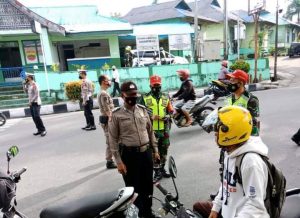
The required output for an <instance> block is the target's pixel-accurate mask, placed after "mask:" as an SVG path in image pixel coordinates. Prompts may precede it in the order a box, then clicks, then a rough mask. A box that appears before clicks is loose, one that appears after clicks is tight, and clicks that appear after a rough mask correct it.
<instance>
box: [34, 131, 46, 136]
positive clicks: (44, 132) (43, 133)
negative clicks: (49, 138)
mask: <svg viewBox="0 0 300 218" xmlns="http://www.w3.org/2000/svg"><path fill="white" fill-rule="evenodd" d="M33 135H35V136H37V135H41V136H42V137H44V136H45V135H47V131H46V130H45V131H42V132H39V131H38V132H36V133H33Z"/></svg>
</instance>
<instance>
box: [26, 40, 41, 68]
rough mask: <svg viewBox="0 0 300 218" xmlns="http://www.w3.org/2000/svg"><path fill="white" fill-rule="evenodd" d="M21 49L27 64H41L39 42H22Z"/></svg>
mask: <svg viewBox="0 0 300 218" xmlns="http://www.w3.org/2000/svg"><path fill="white" fill-rule="evenodd" d="M23 47H24V53H25V60H26V63H27V64H40V63H43V53H42V49H41V43H40V41H39V40H32V41H23Z"/></svg>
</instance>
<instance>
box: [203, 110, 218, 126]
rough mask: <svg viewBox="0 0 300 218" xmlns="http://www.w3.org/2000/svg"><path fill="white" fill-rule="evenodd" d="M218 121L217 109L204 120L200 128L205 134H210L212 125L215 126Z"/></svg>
mask: <svg viewBox="0 0 300 218" xmlns="http://www.w3.org/2000/svg"><path fill="white" fill-rule="evenodd" d="M218 120H219V116H218V108H216V109H215V110H214V111H213V112H211V113H210V114H209V115H208V116H207V117H206V118H205V120H204V122H203V124H202V128H203V129H204V130H205V131H207V132H211V131H212V130H213V127H214V125H216V124H217V122H218Z"/></svg>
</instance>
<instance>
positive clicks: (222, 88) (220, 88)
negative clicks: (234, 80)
mask: <svg viewBox="0 0 300 218" xmlns="http://www.w3.org/2000/svg"><path fill="white" fill-rule="evenodd" d="M211 94H213V95H214V99H213V100H214V101H216V100H217V99H218V98H220V97H224V96H228V95H230V94H231V93H230V92H229V91H228V89H227V84H226V83H224V82H222V81H220V80H213V81H211V83H210V84H209V87H208V89H206V90H204V95H211Z"/></svg>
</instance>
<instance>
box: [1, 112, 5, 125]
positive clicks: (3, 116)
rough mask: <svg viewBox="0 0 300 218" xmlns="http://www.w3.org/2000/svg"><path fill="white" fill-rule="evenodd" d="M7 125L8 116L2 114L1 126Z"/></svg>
mask: <svg viewBox="0 0 300 218" xmlns="http://www.w3.org/2000/svg"><path fill="white" fill-rule="evenodd" d="M5 123H6V116H5V115H4V114H3V113H1V112H0V126H3V125H4V124H5Z"/></svg>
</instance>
